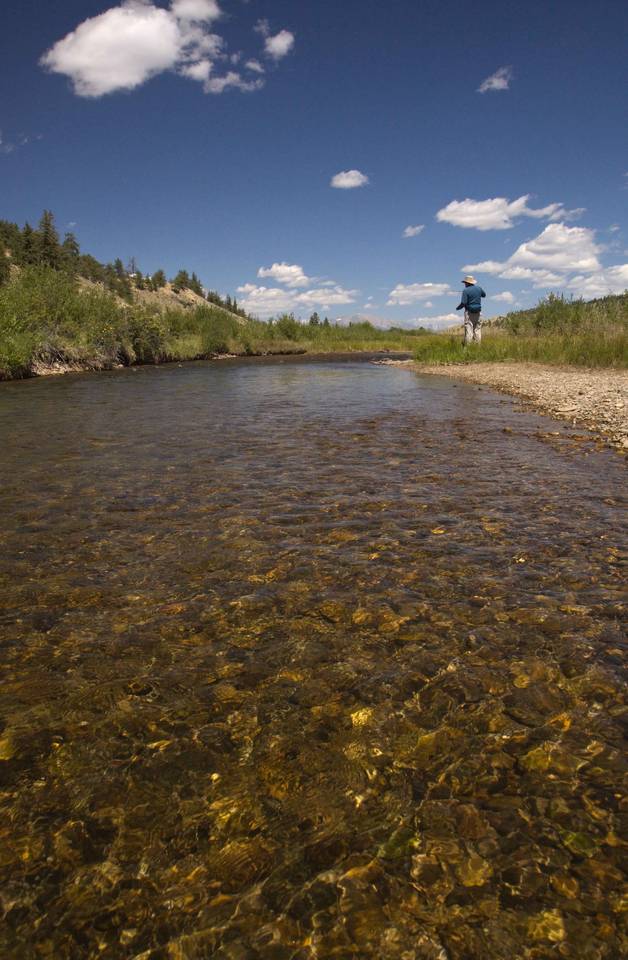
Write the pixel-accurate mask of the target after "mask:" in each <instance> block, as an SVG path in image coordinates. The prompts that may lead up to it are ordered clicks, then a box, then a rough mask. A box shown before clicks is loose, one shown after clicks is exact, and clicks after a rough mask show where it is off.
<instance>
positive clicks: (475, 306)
mask: <svg viewBox="0 0 628 960" xmlns="http://www.w3.org/2000/svg"><path fill="white" fill-rule="evenodd" d="M485 296H486V294H485V293H484V291H483V290H482V287H481V286H480V284H479V283H473V284H471V286H470V287H465V288H464V290H463V291H462V299H461V301H460V304H459V305H458V306H457V307H456V310H462V309H463V307H464V309H465V310H468V311H469V313H479V312H480V310H481V309H482V297H485Z"/></svg>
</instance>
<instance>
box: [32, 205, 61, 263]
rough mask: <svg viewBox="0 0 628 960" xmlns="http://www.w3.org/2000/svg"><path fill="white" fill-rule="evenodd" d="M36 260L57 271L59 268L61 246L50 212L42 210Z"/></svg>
mask: <svg viewBox="0 0 628 960" xmlns="http://www.w3.org/2000/svg"><path fill="white" fill-rule="evenodd" d="M37 260H38V262H39V263H43V264H45V265H46V266H48V267H53V268H54V269H55V270H57V269H58V268H59V267H60V266H61V245H60V243H59V234H58V233H57V228H56V227H55V218H54V216H53V214H52V212H51V211H50V210H44V212H43V213H42V216H41V220H40V221H39V230H38V231H37Z"/></svg>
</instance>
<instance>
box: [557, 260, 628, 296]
mask: <svg viewBox="0 0 628 960" xmlns="http://www.w3.org/2000/svg"><path fill="white" fill-rule="evenodd" d="M566 289H567V290H569V291H571V292H572V293H574V294H575V295H576V296H578V297H584V298H585V299H588V298H593V297H606V296H608V294H610V293H623V292H624V291H625V290H628V263H620V264H618V265H617V266H615V267H606V268H605V269H603V270H600V271H599V272H597V273H593V274H590V275H589V276H583V275H582V274H580V275H578V276H575V277H572V278H571V279H570V280H569V281H568V282H567V284H566Z"/></svg>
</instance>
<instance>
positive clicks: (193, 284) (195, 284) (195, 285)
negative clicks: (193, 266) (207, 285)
mask: <svg viewBox="0 0 628 960" xmlns="http://www.w3.org/2000/svg"><path fill="white" fill-rule="evenodd" d="M190 290H192V291H193V292H194V293H196V294H197V295H198V296H199V297H202V296H203V295H204V294H203V285H202V284H201V281H200V280H199V279H198V277H197V276H196V274H195V273H192V277H191V279H190Z"/></svg>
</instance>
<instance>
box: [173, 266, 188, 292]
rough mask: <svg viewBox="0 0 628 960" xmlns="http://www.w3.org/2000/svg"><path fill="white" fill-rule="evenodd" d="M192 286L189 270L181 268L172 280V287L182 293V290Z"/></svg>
mask: <svg viewBox="0 0 628 960" xmlns="http://www.w3.org/2000/svg"><path fill="white" fill-rule="evenodd" d="M189 287H190V275H189V273H188V272H187V270H179V272H178V274H177V275H176V277H175V278H174V280H173V281H172V289H173V290H174V292H175V293H180V292H181V290H188V289H189Z"/></svg>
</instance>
